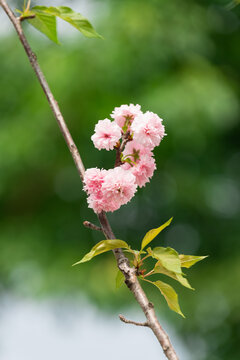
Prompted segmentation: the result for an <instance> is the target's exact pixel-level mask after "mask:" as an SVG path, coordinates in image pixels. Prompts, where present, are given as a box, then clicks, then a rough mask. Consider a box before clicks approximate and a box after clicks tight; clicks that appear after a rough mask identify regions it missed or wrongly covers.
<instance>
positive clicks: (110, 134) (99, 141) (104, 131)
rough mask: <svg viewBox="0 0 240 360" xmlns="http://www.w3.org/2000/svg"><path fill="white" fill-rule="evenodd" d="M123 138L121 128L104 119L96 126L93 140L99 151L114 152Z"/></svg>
mask: <svg viewBox="0 0 240 360" xmlns="http://www.w3.org/2000/svg"><path fill="white" fill-rule="evenodd" d="M121 136H122V132H121V129H120V127H119V126H118V125H117V124H116V123H115V122H112V121H110V120H109V119H104V120H99V122H98V123H97V124H96V126H95V133H94V134H93V135H92V137H91V139H92V141H93V143H94V146H95V147H96V148H97V149H98V150H101V149H106V150H113V148H114V146H115V145H116V143H117V142H118V140H119V139H120V138H121Z"/></svg>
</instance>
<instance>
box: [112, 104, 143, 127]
mask: <svg viewBox="0 0 240 360" xmlns="http://www.w3.org/2000/svg"><path fill="white" fill-rule="evenodd" d="M141 114H142V111H141V106H140V105H138V104H137V105H133V104H130V105H121V106H120V107H115V109H114V110H113V112H112V114H111V117H112V118H113V119H114V120H115V122H116V123H117V124H118V125H119V126H120V127H121V128H123V126H124V125H125V124H126V121H127V125H128V126H129V125H130V124H131V123H132V122H133V120H134V119H135V117H136V116H138V115H141Z"/></svg>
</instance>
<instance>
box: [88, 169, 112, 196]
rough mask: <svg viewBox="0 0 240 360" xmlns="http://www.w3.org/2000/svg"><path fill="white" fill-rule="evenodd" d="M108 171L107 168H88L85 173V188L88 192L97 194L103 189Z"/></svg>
mask: <svg viewBox="0 0 240 360" xmlns="http://www.w3.org/2000/svg"><path fill="white" fill-rule="evenodd" d="M106 172H107V170H104V169H102V170H100V169H98V168H91V169H87V170H86V171H85V174H84V179H83V183H84V186H83V189H84V190H85V191H86V192H87V193H88V194H96V193H98V192H99V191H101V188H102V184H103V182H104V177H105V175H106Z"/></svg>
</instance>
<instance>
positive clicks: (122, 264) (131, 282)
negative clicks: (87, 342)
mask: <svg viewBox="0 0 240 360" xmlns="http://www.w3.org/2000/svg"><path fill="white" fill-rule="evenodd" d="M29 3H30V2H29ZM0 5H1V6H2V8H3V10H4V11H5V13H6V14H7V16H8V17H9V19H10V20H11V22H12V24H13V25H14V27H15V30H16V32H17V34H18V37H19V39H20V41H21V43H22V45H23V47H24V49H25V51H26V54H27V56H28V59H29V61H30V63H31V65H32V68H33V70H34V71H35V73H36V76H37V78H38V80H39V82H40V85H41V86H42V89H43V91H44V93H45V95H46V97H47V100H48V102H49V105H50V108H51V110H52V112H53V114H54V116H55V118H56V120H57V123H58V125H59V128H60V130H61V132H62V135H63V137H64V139H65V141H66V144H67V146H68V149H69V151H70V153H71V155H72V157H73V160H74V162H75V165H76V168H77V170H78V173H79V175H80V177H81V180H83V178H84V172H85V169H84V165H83V162H82V159H81V156H80V154H79V152H78V149H77V147H76V145H75V143H74V141H73V139H72V136H71V134H70V132H69V129H68V127H67V125H66V123H65V120H64V118H63V115H62V113H61V111H60V108H59V106H58V103H57V101H56V100H55V98H54V96H53V94H52V92H51V90H50V88H49V85H48V83H47V81H46V79H45V77H44V75H43V73H42V71H41V69H40V66H39V64H38V61H37V57H36V55H35V54H34V52H33V51H32V49H31V47H30V45H29V43H28V41H27V39H26V37H25V35H24V33H23V30H22V27H21V22H20V20H19V18H17V17H16V16H15V15H14V13H13V12H12V10H11V9H10V8H9V6H8V4H7V2H6V0H0ZM98 219H99V221H100V224H101V226H102V230H103V233H104V235H105V237H106V239H116V237H115V235H114V233H113V231H112V229H111V226H110V224H109V222H108V220H107V217H106V214H105V213H104V212H101V213H100V214H98ZM113 253H114V255H115V258H116V260H117V264H118V268H119V269H120V271H121V272H122V273H123V275H124V276H125V283H126V285H127V286H128V288H129V289H130V290H131V292H132V293H133V295H134V297H135V299H136V301H137V302H138V303H139V305H140V306H141V308H142V310H143V312H144V314H145V316H146V319H147V323H148V324H149V327H150V328H151V329H152V331H153V333H154V334H155V336H156V338H157V339H158V341H159V343H160V344H161V346H162V349H163V351H164V354H165V355H166V357H167V359H168V360H178V357H177V355H176V352H175V350H174V348H173V346H172V344H171V342H170V340H169V337H168V335H167V333H166V332H165V331H164V330H163V328H162V327H161V325H160V323H159V322H158V320H157V317H156V314H155V311H154V306H153V304H152V303H150V302H149V300H148V298H147V296H146V294H145V292H144V291H143V289H142V287H141V286H140V284H139V281H138V279H137V277H136V270H135V268H131V267H130V265H129V262H128V259H127V258H126V257H125V255H124V253H123V252H122V250H121V249H115V250H113Z"/></svg>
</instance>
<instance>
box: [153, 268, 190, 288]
mask: <svg viewBox="0 0 240 360" xmlns="http://www.w3.org/2000/svg"><path fill="white" fill-rule="evenodd" d="M153 274H164V275H167V276H169V277H171V278H172V279H174V280H177V281H178V282H179V283H180V284H182V285H183V286H185V287H187V288H188V289H192V290H194V289H193V288H192V287H191V285H190V284H189V282H188V280H187V279H186V278H185V277H183V275H181V274H176V273H174V272H173V271H169V270H167V269H165V268H164V267H163V266H162V265H161V263H160V262H157V263H156V265H155V268H154V272H153Z"/></svg>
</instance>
